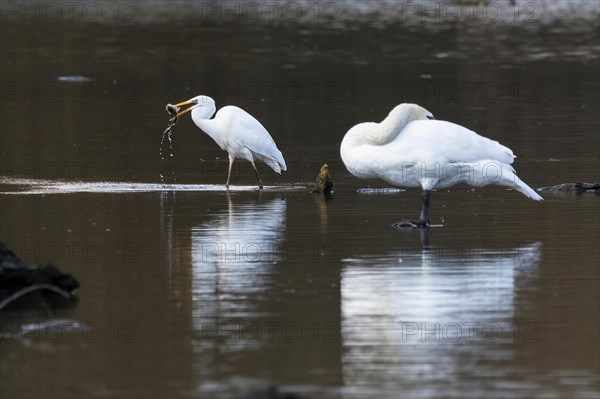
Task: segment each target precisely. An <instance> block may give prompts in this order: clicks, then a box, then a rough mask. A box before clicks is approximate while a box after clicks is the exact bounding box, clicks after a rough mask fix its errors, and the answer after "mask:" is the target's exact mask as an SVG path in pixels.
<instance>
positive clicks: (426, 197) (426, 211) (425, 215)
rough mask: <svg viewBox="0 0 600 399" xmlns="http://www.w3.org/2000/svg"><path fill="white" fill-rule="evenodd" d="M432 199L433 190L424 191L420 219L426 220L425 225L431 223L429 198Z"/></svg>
mask: <svg viewBox="0 0 600 399" xmlns="http://www.w3.org/2000/svg"><path fill="white" fill-rule="evenodd" d="M430 197H431V190H423V193H422V194H421V198H423V206H422V207H421V217H419V219H421V220H424V221H425V223H429V198H430Z"/></svg>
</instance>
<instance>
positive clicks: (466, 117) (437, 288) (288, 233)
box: [0, 1, 600, 398]
mask: <svg viewBox="0 0 600 399" xmlns="http://www.w3.org/2000/svg"><path fill="white" fill-rule="evenodd" d="M23 4H24V3H20V2H3V3H2V7H3V8H2V11H3V14H2V26H1V28H0V33H1V47H0V57H1V61H0V67H1V69H0V73H1V78H2V79H1V80H2V93H1V95H2V98H1V100H2V101H1V106H2V109H1V115H0V116H1V118H0V138H1V146H0V154H1V157H2V158H1V167H2V173H1V175H2V176H3V177H10V178H25V179H45V180H61V181H64V182H65V187H68V186H69V184H72V183H73V182H75V181H85V182H91V183H95V182H100V181H115V182H129V183H159V182H160V178H159V175H160V174H161V173H162V174H163V175H165V176H166V177H167V180H168V181H169V182H176V183H190V184H204V183H209V184H216V183H222V182H224V180H225V176H226V175H225V174H226V168H227V161H226V159H227V157H226V153H224V152H222V151H221V150H220V149H219V148H218V146H217V145H216V144H215V143H214V142H212V140H211V139H210V138H209V137H208V136H206V135H205V134H203V133H202V132H201V131H200V130H199V129H197V128H196V127H195V125H194V124H193V122H192V121H191V119H190V118H184V119H183V120H181V121H180V122H179V123H178V124H177V126H176V127H175V129H174V131H175V132H174V137H173V140H174V143H173V145H174V148H173V154H174V157H173V158H172V159H170V160H168V161H164V160H161V157H160V155H159V147H160V140H161V134H162V131H163V130H164V128H165V126H166V119H167V115H166V113H164V111H163V108H164V105H165V104H166V103H168V102H176V101H182V100H185V99H188V98H190V97H193V96H195V95H198V94H207V95H211V96H212V97H213V98H214V99H215V100H216V102H217V107H220V106H223V105H227V104H233V105H237V106H240V107H242V108H244V109H246V110H247V111H249V112H250V113H251V114H252V115H254V116H255V117H257V119H259V120H260V121H261V122H262V123H263V124H264V125H265V126H266V127H267V129H268V130H269V131H270V132H271V134H272V136H273V137H274V139H275V141H276V142H277V144H278V147H279V148H280V149H281V150H282V152H283V154H284V156H285V158H286V162H287V164H288V172H287V173H285V174H284V175H283V176H278V175H273V173H272V172H270V170H268V168H266V167H265V166H264V165H261V169H260V170H261V173H262V174H263V178H264V179H265V183H267V184H269V185H279V186H282V185H284V184H285V185H289V184H292V185H293V186H295V187H296V188H297V187H302V186H303V185H306V186H307V187H308V186H309V185H310V182H312V181H313V180H314V177H315V175H316V173H317V171H318V168H319V167H320V165H321V164H322V163H323V162H327V163H328V164H329V165H330V170H331V173H332V176H333V179H334V181H335V184H336V186H335V194H334V196H333V198H332V199H331V200H329V201H328V200H325V199H324V198H321V197H315V196H312V195H310V194H308V193H307V189H300V190H288V189H281V190H272V191H266V192H257V191H250V192H236V191H233V192H231V193H225V192H171V191H154V192H146V193H137V192H130V193H128V192H121V193H115V192H111V191H110V190H108V191H106V190H105V191H103V190H101V189H99V190H97V192H91V193H63V194H61V193H52V194H45V195H41V194H40V195H38V194H31V195H14V192H15V188H14V186H10V185H7V184H4V185H2V186H1V187H2V191H3V195H0V210H1V224H0V232H1V237H2V241H4V242H6V243H7V244H9V245H11V246H12V247H13V249H14V250H15V251H16V252H17V253H18V254H19V255H21V256H23V257H24V258H27V259H30V260H32V261H39V262H41V261H44V260H46V259H50V260H54V261H55V262H56V263H58V264H59V265H60V266H61V267H62V268H63V269H65V270H66V271H68V272H71V273H73V274H74V275H75V276H77V278H78V279H79V280H80V282H81V285H82V288H81V289H80V290H79V292H78V293H79V296H80V302H79V304H78V305H77V306H76V307H75V308H73V309H69V310H60V311H55V312H54V313H53V315H52V317H53V318H58V319H69V320H76V321H78V322H81V323H86V324H87V325H88V326H89V329H88V330H84V331H75V332H70V333H69V332H68V331H67V330H61V329H54V330H52V331H45V332H42V333H37V334H31V335H30V336H29V339H23V338H19V339H8V340H3V341H1V342H0V350H1V353H0V354H1V359H0V396H1V397H3V398H4V397H39V396H42V395H43V396H45V397H56V398H64V397H73V398H76V397H77V398H78V397H82V396H99V397H123V396H125V397H165V396H169V397H172V396H174V397H210V398H221V397H223V398H229V397H232V396H234V395H236V394H238V393H240V392H244V391H247V390H249V389H253V388H257V387H264V386H267V385H278V386H281V387H282V389H283V390H284V391H296V392H301V393H305V394H306V395H308V396H310V397H322V398H325V397H327V398H329V397H348V398H363V397H378V398H387V397H390V398H392V397H398V396H400V397H407V398H414V397H448V396H455V397H483V396H484V395H487V396H491V397H511V398H512V397H515V398H517V397H582V398H588V397H597V396H598V394H599V392H600V388H599V383H600V379H599V376H598V371H599V369H600V360H599V357H600V356H599V345H598V340H597V338H598V328H599V324H600V323H599V316H598V314H599V312H598V307H599V302H600V298H599V282H600V281H599V278H600V277H599V270H598V264H599V260H600V252H599V249H598V245H597V244H598V242H599V238H600V232H599V228H600V218H599V207H598V197H597V196H595V195H580V196H577V195H556V194H544V196H545V201H544V202H542V203H534V202H532V201H530V200H528V199H526V198H525V197H523V196H521V195H520V194H518V193H516V192H514V191H507V190H505V189H503V188H498V187H486V188H483V189H476V190H472V189H470V188H468V187H466V186H458V187H454V188H452V189H450V190H441V191H438V192H435V193H434V194H433V196H432V210H431V219H432V222H434V223H437V224H443V225H444V227H441V228H432V229H430V231H429V233H428V234H424V233H423V234H422V233H420V232H418V231H407V232H405V231H397V230H394V229H392V228H391V227H390V224H391V223H392V222H394V221H397V220H398V219H400V218H402V217H406V216H413V215H415V214H416V212H417V211H418V208H419V206H420V204H419V203H420V198H419V193H418V192H417V191H415V190H408V191H406V192H401V193H393V194H385V195H384V194H379V195H365V194H360V193H357V192H356V190H357V189H358V188H361V187H367V186H371V187H385V184H383V183H381V182H378V181H359V180H357V179H356V178H354V177H352V176H351V175H349V173H348V172H347V171H346V170H345V168H344V166H343V164H342V163H341V161H340V159H339V151H338V147H339V143H340V141H341V139H342V137H343V135H344V133H345V132H346V131H347V130H348V129H349V128H350V127H351V126H353V125H355V124H356V123H359V122H363V121H379V120H381V119H383V118H384V117H385V116H386V115H387V113H388V112H389V110H390V109H391V108H392V107H393V106H395V105H396V104H398V103H401V102H407V101H409V102H416V103H419V104H421V105H423V106H425V107H426V108H428V109H429V110H430V111H431V112H432V113H433V114H434V115H435V116H436V118H438V119H446V120H451V121H454V122H457V123H460V124H462V125H464V126H467V127H469V128H471V129H473V130H475V131H477V132H479V133H481V134H483V135H486V136H488V137H491V138H493V139H495V140H499V141H500V142H501V143H503V144H505V145H507V146H508V147H510V148H512V149H513V150H514V152H515V153H516V154H517V155H518V158H517V161H516V163H515V167H516V169H517V171H518V172H519V175H520V176H521V177H522V179H523V180H525V181H526V182H527V183H528V184H530V185H531V186H533V187H540V186H548V185H552V184H559V183H564V182H575V181H597V180H598V169H599V166H600V165H599V158H598V154H599V149H600V142H599V140H600V139H599V127H600V126H599V125H600V121H599V115H600V112H599V111H600V110H599V105H600V102H599V100H598V92H599V86H600V84H599V79H598V66H599V56H600V51H599V46H598V44H599V43H598V29H599V26H598V7H597V5H596V4H595V3H594V2H585V1H582V2H558V3H548V2H531V3H527V4H533V6H531V5H530V6H527V7H533V8H527V7H525V6H526V5H524V4H521V7H522V8H515V6H510V5H509V4H508V2H497V3H492V4H493V5H494V7H495V8H490V7H488V8H485V9H484V10H485V11H486V12H487V14H483V16H482V14H481V11H482V10H483V9H481V8H468V9H461V10H463V11H461V14H460V16H459V17H457V16H456V14H453V12H456V11H455V10H456V9H455V8H452V6H451V5H450V3H444V2H442V3H436V2H425V3H412V4H413V5H414V4H418V5H419V7H421V8H419V9H417V10H416V11H415V10H414V9H412V8H407V7H409V5H407V4H404V3H400V2H381V3H379V4H375V3H373V4H371V3H365V4H363V3H360V2H330V3H318V4H316V3H312V2H295V3H293V2H288V3H281V4H283V6H281V7H280V8H274V9H273V10H272V13H271V14H268V13H267V11H266V10H264V9H262V10H261V11H260V14H256V13H253V9H252V8H248V7H252V4H254V3H250V2H226V3H216V2H197V3H189V2H174V3H170V2H169V3H167V2H158V1H152V2H118V3H111V4H108V3H103V2H98V3H94V2H88V3H82V4H87V8H84V7H85V6H84V5H81V6H80V8H76V9H74V10H73V14H72V16H71V15H70V14H68V8H65V6H61V7H62V8H60V9H59V10H60V12H61V13H62V14H60V18H58V17H57V14H56V13H55V11H54V9H52V8H48V7H49V4H50V3H46V2H37V3H28V4H29V6H30V7H32V8H30V9H29V10H30V11H29V12H26V10H25V9H23V8H22V7H23ZM32 4H33V5H32ZM52 4H55V3H52ZM90 4H91V5H90ZM286 5H287V8H285V11H284V8H283V7H285V6H286ZM13 6H14V7H13ZM35 7H38V8H35ZM236 7H237V8H236ZM244 7H245V8H244ZM423 7H425V8H423ZM427 7H429V8H427ZM435 7H439V8H438V9H436V8H435ZM31 10H33V11H31ZM78 10H79V11H78ZM84 10H85V11H84ZM230 10H233V12H230ZM294 10H296V11H298V12H299V13H300V14H298V16H297V17H296V16H295V15H296V14H293V12H295V11H294ZM469 10H470V11H469ZM495 10H500V12H501V16H499V17H494V15H496V14H493V13H492V12H494V11H495ZM469 12H470V13H471V14H469ZM78 76H79V78H78ZM73 80H74V81H73ZM232 178H233V183H234V184H244V185H247V184H254V176H253V172H252V170H251V168H250V166H249V165H248V164H247V163H244V162H237V163H236V164H235V165H234V174H233V176H232ZM59 191H60V190H59ZM47 319H48V313H47V312H46V311H41V310H40V311H39V312H37V311H36V312H28V313H20V312H10V311H3V315H2V319H1V320H0V321H2V323H3V331H4V332H12V331H15V330H16V328H18V327H19V326H20V325H22V324H27V323H32V322H36V321H44V320H47Z"/></svg>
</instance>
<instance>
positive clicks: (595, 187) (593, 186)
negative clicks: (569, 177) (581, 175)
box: [538, 182, 600, 194]
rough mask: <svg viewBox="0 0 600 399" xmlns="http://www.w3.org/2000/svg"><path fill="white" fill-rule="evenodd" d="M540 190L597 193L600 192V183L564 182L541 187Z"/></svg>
mask: <svg viewBox="0 0 600 399" xmlns="http://www.w3.org/2000/svg"><path fill="white" fill-rule="evenodd" d="M538 191H543V192H549V193H576V194H581V193H597V194H600V183H583V182H577V183H563V184H557V185H556V186H548V187H540V188H538Z"/></svg>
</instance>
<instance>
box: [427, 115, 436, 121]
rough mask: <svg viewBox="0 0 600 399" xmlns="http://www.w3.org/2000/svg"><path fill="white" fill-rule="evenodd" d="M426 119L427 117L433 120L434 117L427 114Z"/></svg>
mask: <svg viewBox="0 0 600 399" xmlns="http://www.w3.org/2000/svg"><path fill="white" fill-rule="evenodd" d="M427 119H429V120H433V119H435V118H434V117H433V115H427Z"/></svg>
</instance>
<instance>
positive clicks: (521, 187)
mask: <svg viewBox="0 0 600 399" xmlns="http://www.w3.org/2000/svg"><path fill="white" fill-rule="evenodd" d="M515 180H516V183H517V184H516V185H515V186H514V188H515V189H516V190H518V191H520V192H521V193H523V195H525V196H526V197H529V198H531V199H532V200H534V201H543V200H544V198H542V196H541V195H539V194H538V193H536V192H535V190H534V189H532V188H531V187H529V186H528V185H527V184H525V182H523V180H521V179H519V178H518V177H517V175H515Z"/></svg>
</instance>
